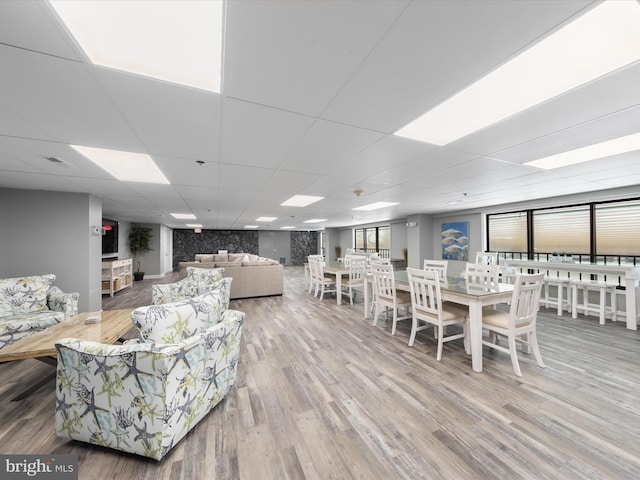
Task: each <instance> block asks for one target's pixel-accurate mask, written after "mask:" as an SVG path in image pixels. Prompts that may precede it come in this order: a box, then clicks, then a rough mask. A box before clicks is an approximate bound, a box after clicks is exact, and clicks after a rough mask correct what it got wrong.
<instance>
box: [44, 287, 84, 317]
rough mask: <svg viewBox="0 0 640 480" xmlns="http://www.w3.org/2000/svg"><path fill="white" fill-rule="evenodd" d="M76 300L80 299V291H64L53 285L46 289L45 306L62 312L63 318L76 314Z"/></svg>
mask: <svg viewBox="0 0 640 480" xmlns="http://www.w3.org/2000/svg"><path fill="white" fill-rule="evenodd" d="M78 300H80V293H78V292H73V293H64V292H63V291H62V290H60V288H58V287H55V286H52V287H49V290H48V291H47V306H48V307H49V310H53V311H54V312H63V313H64V319H65V320H68V319H70V318H71V317H75V316H76V315H78Z"/></svg>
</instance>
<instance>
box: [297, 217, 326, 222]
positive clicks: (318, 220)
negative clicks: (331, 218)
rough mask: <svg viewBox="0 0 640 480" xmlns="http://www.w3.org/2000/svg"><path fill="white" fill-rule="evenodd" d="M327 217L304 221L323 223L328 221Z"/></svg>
mask: <svg viewBox="0 0 640 480" xmlns="http://www.w3.org/2000/svg"><path fill="white" fill-rule="evenodd" d="M326 221H327V219H326V218H312V219H311V220H305V221H304V222H302V223H322V222H326Z"/></svg>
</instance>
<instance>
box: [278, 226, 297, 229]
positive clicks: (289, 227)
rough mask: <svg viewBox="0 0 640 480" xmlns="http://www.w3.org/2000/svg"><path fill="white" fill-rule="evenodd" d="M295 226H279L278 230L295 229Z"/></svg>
mask: <svg viewBox="0 0 640 480" xmlns="http://www.w3.org/2000/svg"><path fill="white" fill-rule="evenodd" d="M295 228H296V227H292V226H285V227H280V230H295Z"/></svg>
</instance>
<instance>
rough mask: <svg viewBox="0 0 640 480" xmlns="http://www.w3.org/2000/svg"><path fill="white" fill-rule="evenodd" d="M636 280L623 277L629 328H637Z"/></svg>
mask: <svg viewBox="0 0 640 480" xmlns="http://www.w3.org/2000/svg"><path fill="white" fill-rule="evenodd" d="M637 282H638V280H636V279H634V278H625V289H626V290H625V292H624V293H625V297H626V304H627V305H626V306H627V312H626V313H627V328H628V329H629V330H637V329H638V319H637V316H636V315H637V302H636V300H637V298H638V289H637Z"/></svg>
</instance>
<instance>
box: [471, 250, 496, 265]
mask: <svg viewBox="0 0 640 480" xmlns="http://www.w3.org/2000/svg"><path fill="white" fill-rule="evenodd" d="M476 263H482V264H484V265H498V252H476Z"/></svg>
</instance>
